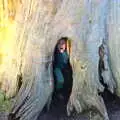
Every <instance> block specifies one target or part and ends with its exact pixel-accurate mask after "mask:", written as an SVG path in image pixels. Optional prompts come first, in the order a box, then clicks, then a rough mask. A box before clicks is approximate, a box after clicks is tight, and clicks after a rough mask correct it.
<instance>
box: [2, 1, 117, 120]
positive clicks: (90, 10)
mask: <svg viewBox="0 0 120 120" xmlns="http://www.w3.org/2000/svg"><path fill="white" fill-rule="evenodd" d="M116 1H117V0H116ZM9 2H10V3H12V4H13V2H14V6H17V7H15V8H14V9H13V8H11V7H9V9H10V11H12V13H11V14H12V15H10V17H8V18H6V21H7V22H9V26H7V27H8V28H11V27H12V29H13V31H12V32H10V30H8V31H5V33H6V34H8V36H9V35H10V33H11V35H12V36H14V37H13V38H11V39H10V41H12V42H13V44H11V45H12V46H11V47H9V49H8V50H7V53H8V54H9V55H10V58H9V57H8V58H5V57H4V56H2V58H4V59H5V60H7V59H8V60H9V67H7V68H6V67H4V66H6V62H5V61H4V59H3V62H2V63H1V66H3V68H4V69H1V73H0V74H1V75H2V76H3V78H1V84H2V87H1V88H2V89H3V90H4V88H6V87H5V86H6V83H9V82H11V81H13V82H12V83H11V84H12V87H11V88H10V87H9V86H10V84H8V89H7V90H4V91H5V92H6V95H7V96H8V97H12V96H14V95H15V94H16V98H15V102H14V103H13V107H12V113H13V114H15V117H16V118H17V117H20V120H37V117H38V116H39V113H40V112H41V110H42V109H43V107H44V106H45V104H46V103H47V101H48V99H49V98H50V96H51V95H52V92H53V84H52V82H53V76H52V61H53V51H54V47H55V45H56V43H57V40H58V39H59V38H61V37H64V36H66V37H68V38H69V39H70V40H71V41H72V46H71V47H72V51H71V53H70V62H71V65H72V68H73V88H72V93H71V96H70V99H69V102H68V105H67V113H68V115H70V113H71V111H72V109H73V108H75V110H76V112H78V113H80V112H82V111H83V110H86V109H89V108H92V107H94V108H95V109H96V110H97V111H98V112H99V113H100V116H101V118H103V119H105V120H108V119H109V118H108V115H107V111H106V107H105V105H104V102H103V99H102V98H101V96H99V95H98V91H103V90H104V87H103V86H102V84H100V82H99V75H98V63H99V55H98V49H99V46H100V45H101V44H105V46H106V49H108V50H109V47H110V59H109V60H111V63H112V64H111V66H109V64H110V63H109V60H108V59H107V60H106V59H105V60H104V62H105V63H106V67H107V69H108V72H106V71H104V72H103V78H104V81H105V82H106V84H108V87H109V90H110V91H111V92H114V88H115V83H114V81H113V78H112V75H111V69H110V67H111V68H112V67H113V75H114V74H115V77H116V81H118V79H119V76H117V75H119V74H117V75H116V71H118V70H117V67H116V60H115V59H114V57H113V54H114V52H115V51H113V49H112V47H113V44H112V43H113V42H114V39H113V38H114V35H113V34H110V36H109V37H108V38H107V37H106V36H107V35H106V34H107V32H108V33H110V32H111V28H112V25H111V26H107V22H108V19H107V18H108V17H109V16H108V13H110V12H111V11H112V6H111V5H110V3H112V0H111V1H110V2H109V1H108V0H103V1H100V0H64V1H63V0H20V1H13V2H12V0H9ZM2 4H3V3H2ZM6 4H7V3H6ZM114 5H115V6H116V2H115V3H114ZM9 6H10V5H9ZM116 7H117V6H116ZM5 8H7V6H6V7H5ZM110 10H111V11H110ZM3 13H4V12H3ZM4 14H5V13H4ZM7 14H8V12H7ZM3 16H4V15H3ZM3 16H2V15H1V16H0V17H1V18H4V17H3ZM11 16H12V17H11ZM113 17H114V15H113ZM1 21H2V19H1ZM109 22H112V21H109ZM1 23H2V22H1ZM2 24H5V23H2ZM10 26H11V27H10ZM3 28H4V27H3ZM108 28H109V30H108V31H107V29H108ZM115 34H118V33H117V32H116V33H115ZM103 38H104V39H105V40H106V39H108V41H109V47H108V46H107V45H108V44H106V43H108V42H106V41H103ZM2 39H5V38H4V36H3V37H2ZM111 39H112V40H111ZM6 40H8V38H6ZM116 41H117V42H118V41H119V40H118V39H116ZM7 43H9V42H7ZM2 45H3V46H6V43H2ZM114 45H115V44H114ZM13 48H14V49H13ZM5 50H6V49H3V51H5ZM10 50H12V52H11V53H10V52H9V51H10ZM3 51H1V52H3ZM106 56H108V54H106ZM12 57H14V59H13V58H12ZM117 57H118V56H117V55H116V59H117V60H118V58H117ZM13 61H14V62H15V63H14V62H13ZM118 62H119V61H118ZM12 66H13V67H12ZM8 68H9V69H8ZM3 73H4V74H3ZM18 75H22V86H21V88H20V90H19V92H18V82H19V79H17V76H18ZM106 76H107V77H106ZM108 78H109V79H108ZM6 80H7V81H9V82H6ZM110 83H111V84H110ZM118 86H119V82H118ZM117 90H118V91H119V87H118V89H117ZM117 94H118V95H119V92H117Z"/></svg>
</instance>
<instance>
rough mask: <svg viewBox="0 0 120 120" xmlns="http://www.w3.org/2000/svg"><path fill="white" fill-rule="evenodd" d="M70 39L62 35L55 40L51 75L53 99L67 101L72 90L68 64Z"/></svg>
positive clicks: (70, 70)
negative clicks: (52, 78)
mask: <svg viewBox="0 0 120 120" xmlns="http://www.w3.org/2000/svg"><path fill="white" fill-rule="evenodd" d="M70 52H71V40H69V39H68V38H67V37H62V38H60V39H59V40H58V41H57V44H56V46H55V49H54V61H53V76H54V94H53V100H55V99H57V100H58V101H59V100H63V101H64V102H65V103H67V102H68V99H69V96H70V94H71V91H72V85H73V78H72V67H71V64H70Z"/></svg>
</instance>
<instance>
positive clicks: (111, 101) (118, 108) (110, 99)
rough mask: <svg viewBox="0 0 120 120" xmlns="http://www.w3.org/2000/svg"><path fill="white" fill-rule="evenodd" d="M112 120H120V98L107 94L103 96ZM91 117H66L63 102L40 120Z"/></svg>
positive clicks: (84, 117) (71, 119) (85, 117)
mask: <svg viewBox="0 0 120 120" xmlns="http://www.w3.org/2000/svg"><path fill="white" fill-rule="evenodd" d="M103 98H104V101H105V104H106V107H107V111H108V115H109V118H110V120H120V98H118V97H117V96H115V95H112V94H110V93H109V92H105V93H104V95H103ZM88 119H89V116H85V115H83V114H82V115H72V116H71V117H67V116H66V110H65V105H64V103H63V102H58V104H53V105H52V107H51V109H50V111H49V112H42V113H41V114H40V116H39V118H38V120H88Z"/></svg>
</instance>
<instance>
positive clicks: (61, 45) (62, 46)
mask: <svg viewBox="0 0 120 120" xmlns="http://www.w3.org/2000/svg"><path fill="white" fill-rule="evenodd" d="M65 49H66V43H65V40H60V42H59V43H58V50H59V51H60V52H64V51H65Z"/></svg>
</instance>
